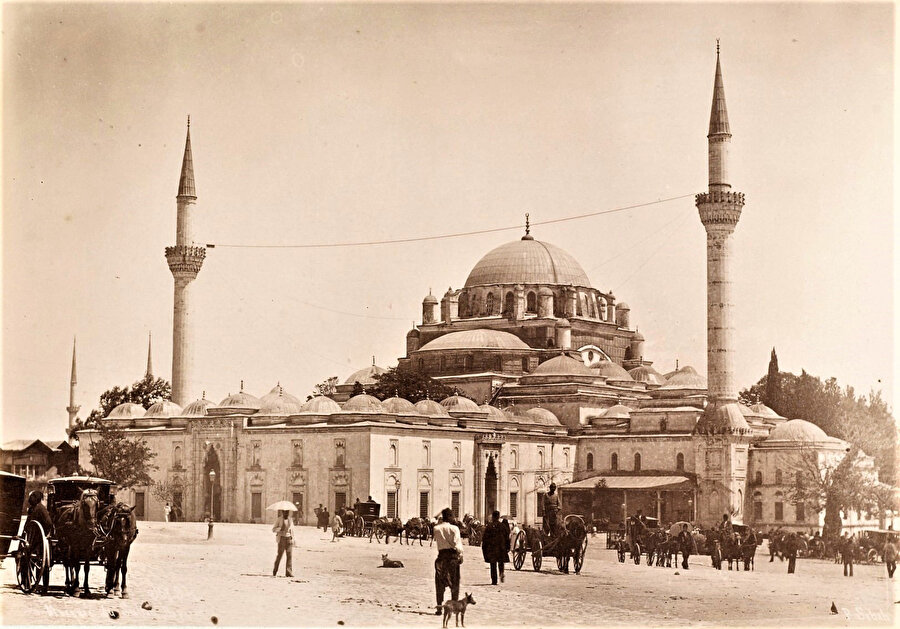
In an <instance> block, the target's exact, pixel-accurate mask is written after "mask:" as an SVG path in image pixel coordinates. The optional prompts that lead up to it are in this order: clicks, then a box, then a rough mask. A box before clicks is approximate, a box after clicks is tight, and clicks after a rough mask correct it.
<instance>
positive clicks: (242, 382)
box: [241, 380, 244, 393]
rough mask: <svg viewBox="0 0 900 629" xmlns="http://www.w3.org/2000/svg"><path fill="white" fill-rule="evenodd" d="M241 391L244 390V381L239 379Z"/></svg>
mask: <svg viewBox="0 0 900 629" xmlns="http://www.w3.org/2000/svg"><path fill="white" fill-rule="evenodd" d="M243 392H244V381H243V380H241V393H243Z"/></svg>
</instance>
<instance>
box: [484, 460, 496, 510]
mask: <svg viewBox="0 0 900 629" xmlns="http://www.w3.org/2000/svg"><path fill="white" fill-rule="evenodd" d="M496 509H497V468H496V467H494V457H489V458H488V465H487V471H485V473H484V519H485V521H487V520H488V518H490V517H491V514H492V513H493V512H494V511H495V510H496Z"/></svg>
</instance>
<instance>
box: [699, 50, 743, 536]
mask: <svg viewBox="0 0 900 629" xmlns="http://www.w3.org/2000/svg"><path fill="white" fill-rule="evenodd" d="M706 137H707V140H708V142H709V191H708V192H705V193H702V194H698V195H697V197H696V202H697V209H698V210H699V212H700V221H701V222H702V223H703V227H704V228H705V229H706V340H707V348H706V353H707V379H708V387H709V390H708V400H707V405H706V409H705V410H704V411H703V415H702V416H701V417H700V419H699V421H698V422H697V426H696V429H695V432H696V433H697V434H698V435H702V436H703V438H701V439H700V440H698V442H697V443H696V446H697V449H698V452H697V456H696V459H695V460H696V461H697V471H698V472H699V473H698V477H699V478H700V479H702V481H701V482H700V483H699V490H700V496H698V506H701V507H702V508H701V511H700V513H698V516H699V519H700V520H702V521H709V522H714V521H719V519H720V518H721V517H722V515H723V514H727V515H731V516H733V517H734V520H735V521H736V522H740V521H741V519H742V515H743V503H744V501H745V497H744V492H745V490H746V476H747V456H748V452H747V449H748V443H749V438H750V427H749V426H748V425H747V421H746V420H745V419H744V416H743V414H742V413H741V410H740V406H739V405H738V395H737V386H736V385H735V381H734V321H733V319H732V310H733V309H734V304H733V300H732V274H731V264H732V259H733V246H734V238H733V234H734V229H735V227H736V226H737V222H738V220H739V219H740V217H741V210H742V209H743V207H744V195H743V193H741V192H734V191H732V189H731V183H730V182H729V176H728V149H729V146H730V145H731V128H730V126H729V124H728V109H727V108H726V106H725V87H724V85H723V81H722V66H721V63H720V60H719V43H718V41H717V42H716V77H715V86H714V88H713V100H712V112H711V114H710V118H709V134H708V135H707V136H706Z"/></svg>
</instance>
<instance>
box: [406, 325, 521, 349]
mask: <svg viewBox="0 0 900 629" xmlns="http://www.w3.org/2000/svg"><path fill="white" fill-rule="evenodd" d="M448 349H530V348H529V347H528V344H527V343H525V341H523V340H522V339H520V338H519V337H518V336H515V335H514V334H510V333H509V332H503V331H501V330H486V329H483V328H479V329H477V330H460V331H459V332H450V333H449V334H444V335H443V336H439V337H437V338H436V339H434V340H433V341H429V342H428V343H425V345H423V346H422V347H420V348H419V351H420V352H428V351H432V350H448Z"/></svg>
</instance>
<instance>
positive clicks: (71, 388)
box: [66, 337, 81, 444]
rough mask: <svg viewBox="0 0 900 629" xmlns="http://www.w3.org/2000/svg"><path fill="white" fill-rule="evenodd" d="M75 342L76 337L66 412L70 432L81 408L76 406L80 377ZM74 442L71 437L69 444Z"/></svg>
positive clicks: (70, 436)
mask: <svg viewBox="0 0 900 629" xmlns="http://www.w3.org/2000/svg"><path fill="white" fill-rule="evenodd" d="M75 342H76V339H75V337H72V377H71V378H70V379H69V405H68V406H67V407H66V411H67V412H68V413H69V430H71V429H72V426H74V425H75V416H76V415H77V414H78V409H80V408H81V406H79V405H77V404H75V385H76V384H78V376H77V375H76V372H75ZM74 441H75V437H74V436H73V435H69V443H70V444H72V443H74Z"/></svg>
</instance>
